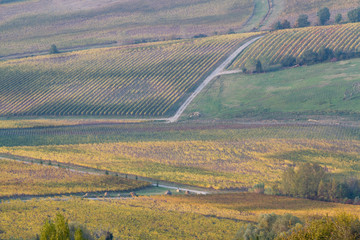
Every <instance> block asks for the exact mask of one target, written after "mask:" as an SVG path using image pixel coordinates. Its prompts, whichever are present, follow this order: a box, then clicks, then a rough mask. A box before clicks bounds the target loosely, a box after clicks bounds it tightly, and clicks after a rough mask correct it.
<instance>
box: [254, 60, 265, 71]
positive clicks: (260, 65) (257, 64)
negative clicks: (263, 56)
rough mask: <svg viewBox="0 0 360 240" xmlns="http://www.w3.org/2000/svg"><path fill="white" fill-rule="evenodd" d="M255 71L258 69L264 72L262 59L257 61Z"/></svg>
mask: <svg viewBox="0 0 360 240" xmlns="http://www.w3.org/2000/svg"><path fill="white" fill-rule="evenodd" d="M255 71H256V72H257V73H261V72H263V67H262V64H261V61H260V60H257V61H256V66H255Z"/></svg>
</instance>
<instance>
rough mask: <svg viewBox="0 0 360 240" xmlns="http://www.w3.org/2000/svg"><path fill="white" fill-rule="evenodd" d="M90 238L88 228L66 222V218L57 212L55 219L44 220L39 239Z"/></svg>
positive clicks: (65, 239)
mask: <svg viewBox="0 0 360 240" xmlns="http://www.w3.org/2000/svg"><path fill="white" fill-rule="evenodd" d="M70 239H74V240H85V239H88V240H91V239H93V238H92V236H91V234H90V232H89V230H87V229H86V228H85V227H84V226H82V225H79V224H70V225H69V224H68V220H67V219H65V217H64V216H63V215H62V214H60V213H58V214H56V216H55V221H54V222H53V221H51V220H46V221H45V223H44V225H43V226H42V228H41V233H40V240H70Z"/></svg>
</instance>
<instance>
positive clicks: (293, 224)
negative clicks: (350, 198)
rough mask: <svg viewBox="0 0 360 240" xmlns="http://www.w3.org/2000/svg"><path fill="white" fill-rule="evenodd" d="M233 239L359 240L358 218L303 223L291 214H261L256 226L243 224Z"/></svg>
mask: <svg viewBox="0 0 360 240" xmlns="http://www.w3.org/2000/svg"><path fill="white" fill-rule="evenodd" d="M234 239H235V240H252V239H256V240H270V239H276V240H315V239H316V240H318V239H332V240H344V239H346V240H355V239H360V221H359V218H358V217H356V216H354V215H351V214H346V213H338V214H336V215H335V216H333V217H330V216H325V217H313V218H310V219H307V221H302V220H301V219H299V218H297V217H296V216H293V215H291V214H284V215H277V214H274V213H271V214H263V215H261V216H260V217H259V219H258V222H257V223H249V224H246V225H243V226H242V227H241V228H240V230H239V231H238V232H237V234H236V236H235V238H234Z"/></svg>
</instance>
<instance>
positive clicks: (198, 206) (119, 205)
mask: <svg viewBox="0 0 360 240" xmlns="http://www.w3.org/2000/svg"><path fill="white" fill-rule="evenodd" d="M0 210H1V211H0V226H1V229H0V230H1V231H2V232H1V233H0V237H1V238H5V239H8V238H10V237H14V238H19V237H22V238H30V237H33V236H35V234H36V233H38V232H39V231H40V226H41V224H42V223H43V221H44V220H45V219H47V218H48V217H49V216H50V217H54V215H55V213H56V212H57V211H61V212H62V213H63V214H64V215H65V216H66V217H67V218H69V219H70V221H76V222H79V223H82V224H84V223H85V224H86V226H87V227H88V228H89V229H90V230H91V231H97V230H100V229H106V230H110V231H111V232H113V233H114V237H115V238H118V237H119V238H121V239H138V238H141V239H145V238H150V239H195V238H196V239H232V238H233V236H234V235H235V233H236V232H237V230H238V229H239V228H240V226H241V225H242V224H243V223H242V222H238V221H239V220H240V221H256V219H257V217H258V216H259V215H260V214H263V213H272V212H274V213H276V214H284V213H292V214H294V215H297V216H299V217H303V218H305V217H308V216H311V215H326V214H329V215H330V216H331V215H334V214H336V213H337V212H338V211H345V212H348V213H352V214H355V215H358V216H359V214H360V209H359V207H358V206H354V205H343V204H336V203H327V202H318V201H311V200H304V199H293V198H287V197H275V196H265V195H261V194H249V193H240V194H225V195H209V196H181V197H180V196H177V197H169V196H166V197H165V196H157V197H154V196H153V197H141V198H135V199H127V200H111V201H104V202H99V201H88V200H79V199H70V200H69V201H66V202H65V201H51V200H31V201H27V202H21V201H10V202H9V203H2V204H0ZM10 223H11V224H10Z"/></svg>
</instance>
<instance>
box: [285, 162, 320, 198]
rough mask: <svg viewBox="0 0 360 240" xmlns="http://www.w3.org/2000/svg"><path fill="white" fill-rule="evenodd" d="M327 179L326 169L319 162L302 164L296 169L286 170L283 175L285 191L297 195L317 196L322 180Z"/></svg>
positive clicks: (287, 193) (304, 196) (305, 196)
mask: <svg viewBox="0 0 360 240" xmlns="http://www.w3.org/2000/svg"><path fill="white" fill-rule="evenodd" d="M324 179H325V170H324V169H323V168H322V167H321V166H319V165H318V164H310V163H304V164H300V165H299V167H298V169H297V170H296V171H295V170H294V169H293V168H288V169H287V170H285V172H284V174H283V176H282V188H283V193H284V194H286V195H291V196H295V197H303V198H316V197H317V193H318V188H319V184H320V182H321V180H323V181H324Z"/></svg>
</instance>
